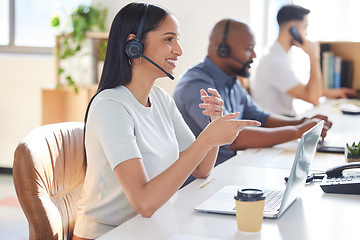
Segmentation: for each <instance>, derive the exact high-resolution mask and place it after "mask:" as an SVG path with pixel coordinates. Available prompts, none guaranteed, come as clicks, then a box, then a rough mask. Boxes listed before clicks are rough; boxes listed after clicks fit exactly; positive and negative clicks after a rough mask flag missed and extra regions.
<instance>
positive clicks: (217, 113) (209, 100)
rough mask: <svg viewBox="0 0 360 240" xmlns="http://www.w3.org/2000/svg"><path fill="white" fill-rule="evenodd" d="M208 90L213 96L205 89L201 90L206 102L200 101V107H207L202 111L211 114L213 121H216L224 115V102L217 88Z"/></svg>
mask: <svg viewBox="0 0 360 240" xmlns="http://www.w3.org/2000/svg"><path fill="white" fill-rule="evenodd" d="M207 91H208V93H210V94H211V96H209V95H208V94H207V92H206V91H205V90H204V89H201V90H200V96H201V100H202V101H203V102H204V103H200V104H199V107H200V108H204V109H205V110H203V111H202V113H203V114H204V115H206V116H209V117H210V119H211V121H215V120H216V119H218V118H219V117H221V116H222V115H223V105H224V102H223V100H222V99H221V96H220V94H219V93H218V91H217V90H216V89H213V88H208V90H207Z"/></svg>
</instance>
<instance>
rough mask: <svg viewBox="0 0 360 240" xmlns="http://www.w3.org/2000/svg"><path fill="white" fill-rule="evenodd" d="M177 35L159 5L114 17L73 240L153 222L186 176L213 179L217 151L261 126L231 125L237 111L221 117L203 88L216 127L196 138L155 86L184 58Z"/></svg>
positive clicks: (91, 116)
mask: <svg viewBox="0 0 360 240" xmlns="http://www.w3.org/2000/svg"><path fill="white" fill-rule="evenodd" d="M178 37H179V28H178V23H177V20H176V19H175V17H174V16H173V15H171V14H170V13H169V12H168V11H167V10H165V9H163V8H161V7H159V6H155V5H147V4H143V3H130V4H128V5H127V6H125V7H124V8H122V9H121V10H120V11H119V13H118V14H117V15H116V16H115V19H114V21H113V23H112V26H111V29H110V34H109V39H108V45H107V51H106V57H105V63H104V69H103V73H102V76H101V81H100V83H99V87H98V90H97V93H96V94H95V96H94V97H93V99H92V100H91V102H90V104H89V106H88V110H87V113H86V117H85V135H84V142H85V155H86V160H87V171H86V176H85V182H84V186H83V190H82V194H81V198H80V200H79V201H78V211H77V217H76V223H75V229H74V237H73V239H94V238H97V237H99V236H101V235H102V234H104V233H105V232H107V231H109V230H111V229H113V228H115V227H116V226H118V225H120V224H122V223H123V222H125V221H127V220H128V219H130V218H132V217H134V216H135V215H136V214H138V213H139V214H141V215H142V216H144V217H151V216H152V215H153V214H154V212H155V211H156V210H157V209H159V208H160V207H161V206H162V205H163V204H164V203H165V202H166V201H168V200H169V199H170V198H171V196H172V195H173V194H174V193H175V192H176V191H177V190H178V189H179V188H180V187H181V186H182V184H183V183H184V181H185V180H186V179H187V178H188V177H189V175H191V174H192V175H194V176H195V177H198V178H206V177H207V176H208V175H209V174H210V171H211V169H212V168H213V166H214V162H215V160H216V156H217V153H218V146H220V145H223V144H228V143H231V142H232V141H233V140H234V139H235V137H236V136H237V135H238V133H239V132H240V131H241V130H242V129H243V127H244V126H258V125H259V123H258V122H256V121H239V120H233V119H234V118H236V117H237V115H238V113H231V114H228V115H225V116H222V104H223V102H222V100H221V97H220V95H219V94H218V92H217V91H216V90H214V89H208V90H207V92H206V91H205V90H203V89H202V90H201V91H200V94H199V95H201V96H199V97H201V99H202V100H203V103H202V104H200V106H199V107H201V108H203V109H204V111H203V113H204V114H205V115H207V116H209V117H210V121H211V123H210V124H209V125H208V127H207V128H206V129H205V130H204V131H203V132H202V133H201V134H200V135H199V137H198V138H197V139H195V138H194V136H193V134H192V132H191V130H190V129H189V128H188V126H187V125H186V123H185V122H184V120H183V118H182V116H181V114H180V113H179V111H178V109H177V107H176V105H175V103H174V101H173V99H172V98H171V97H170V96H169V95H168V94H167V93H166V92H165V91H164V90H162V89H161V88H159V87H158V86H156V85H154V81H155V80H156V79H157V78H159V77H163V76H164V73H166V74H167V75H168V76H169V77H170V76H171V74H170V73H172V72H173V70H174V68H175V66H176V61H177V60H178V57H180V56H181V55H182V50H181V48H180V46H179V43H178ZM199 90H200V89H199ZM208 93H209V94H210V95H208Z"/></svg>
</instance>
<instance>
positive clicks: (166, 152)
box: [75, 86, 195, 238]
mask: <svg viewBox="0 0 360 240" xmlns="http://www.w3.org/2000/svg"><path fill="white" fill-rule="evenodd" d="M149 99H150V103H151V106H150V107H144V106H143V105H141V104H140V103H139V102H138V101H137V100H136V99H135V97H134V96H133V95H132V93H131V92H130V91H129V89H127V88H126V87H124V86H120V87H117V88H114V89H107V90H104V91H102V92H101V93H99V94H98V95H97V96H96V97H95V98H94V100H93V102H92V104H91V106H90V110H89V114H88V120H87V125H86V134H85V146H86V154H87V162H88V165H87V172H86V176H85V182H84V187H83V191H82V195H81V199H80V200H79V202H78V213H77V220H76V225H75V233H77V234H78V235H77V236H82V237H87V238H96V237H97V236H99V234H103V233H104V232H102V233H101V230H93V229H106V228H102V227H101V225H104V226H112V227H116V226H118V225H120V224H121V223H123V222H125V221H126V220H128V219H129V218H131V217H133V216H134V215H136V214H137V213H136V212H135V210H134V209H133V208H132V206H131V205H130V203H129V201H128V200H127V198H126V196H125V194H124V192H123V190H122V189H121V187H120V184H119V182H118V181H117V178H116V176H115V174H114V172H113V169H114V168H115V167H116V166H117V165H118V164H120V163H122V162H124V161H127V160H129V159H132V158H139V159H141V161H142V163H143V164H144V169H145V171H146V174H147V176H148V177H149V179H152V178H154V177H155V176H157V175H158V174H160V173H161V172H163V171H164V170H165V169H167V168H168V167H169V166H170V165H172V164H173V163H174V162H175V161H176V160H177V159H178V157H179V153H180V152H181V151H184V150H185V149H186V148H188V147H189V146H190V145H191V144H192V143H193V142H194V140H195V137H194V135H193V134H192V132H191V130H190V129H189V127H188V126H187V125H186V123H185V121H184V120H183V118H182V116H181V114H180V112H179V110H178V109H177V107H176V105H175V102H174V101H173V99H172V98H171V97H170V96H169V95H168V94H167V93H166V92H165V91H164V90H162V89H161V88H159V87H157V86H153V88H152V89H151V92H150V95H149ZM89 226H91V227H89ZM98 226H100V227H99V228H98ZM92 231H100V233H98V232H92Z"/></svg>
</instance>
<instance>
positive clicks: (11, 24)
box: [0, 0, 360, 169]
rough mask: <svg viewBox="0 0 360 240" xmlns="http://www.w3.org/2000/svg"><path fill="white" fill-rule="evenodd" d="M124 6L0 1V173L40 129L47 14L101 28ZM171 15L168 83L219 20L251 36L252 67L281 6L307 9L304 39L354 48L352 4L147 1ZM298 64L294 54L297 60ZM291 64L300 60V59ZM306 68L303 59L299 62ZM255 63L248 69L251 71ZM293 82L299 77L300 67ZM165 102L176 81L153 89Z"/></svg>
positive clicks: (50, 40) (113, 1) (48, 63)
mask: <svg viewBox="0 0 360 240" xmlns="http://www.w3.org/2000/svg"><path fill="white" fill-rule="evenodd" d="M129 2H131V1H124V0H92V1H91V0H76V1H74V0H52V1H48V0H16V1H15V0H0V85H1V90H0V114H1V117H0V133H1V134H0V168H8V169H11V167H12V161H13V152H14V150H15V148H16V146H17V144H18V142H19V141H20V140H21V139H22V138H23V137H24V136H25V135H26V134H27V133H28V132H29V131H31V130H32V129H34V128H36V127H38V126H40V125H42V124H43V122H42V114H43V112H42V96H41V89H42V88H44V87H48V86H52V87H53V86H55V84H56V74H57V73H56V67H55V64H56V62H55V59H54V56H53V49H52V48H53V47H54V44H55V35H56V34H57V33H58V32H56V30H54V29H53V28H51V27H50V19H51V18H52V16H53V15H54V14H65V15H66V14H69V13H70V12H71V11H73V9H74V8H76V7H77V6H78V5H79V4H86V5H88V4H92V5H100V6H101V7H104V8H107V9H108V14H107V19H106V28H107V30H109V27H110V24H111V22H112V19H113V18H114V16H115V14H116V13H117V12H118V10H119V9H121V8H122V7H123V6H125V5H126V4H127V3H129ZM144 2H149V3H154V4H159V5H161V6H163V7H165V8H167V9H168V10H169V11H170V12H172V13H173V14H174V15H175V16H176V18H177V19H178V21H179V23H180V32H181V36H180V44H181V46H182V48H183V56H182V57H181V58H180V59H179V62H178V65H177V68H176V70H175V74H174V75H175V77H176V79H177V78H178V77H179V76H180V75H181V74H182V73H183V72H184V71H185V70H186V69H187V68H189V67H191V66H193V65H194V64H196V63H198V62H200V61H201V60H202V59H203V58H204V57H205V55H206V53H207V45H208V37H209V33H210V31H211V28H212V26H213V25H214V24H215V23H216V22H217V21H219V20H220V19H223V18H229V17H231V18H236V19H241V20H243V21H245V22H247V23H248V24H249V25H250V27H251V28H252V29H253V31H254V34H255V36H256V42H257V45H256V48H255V51H256V53H257V60H259V58H260V57H261V55H262V53H263V51H264V49H265V48H266V46H267V45H268V43H270V44H271V43H272V42H273V41H274V40H275V39H276V36H277V31H278V28H277V23H276V13H277V11H278V9H279V7H280V6H281V5H283V4H285V3H291V2H294V3H295V4H299V5H302V6H304V7H306V8H309V9H310V10H311V11H312V12H311V14H310V15H309V29H308V33H309V38H310V39H313V40H325V41H360V31H357V29H358V26H357V23H359V22H360V21H359V20H360V19H359V18H360V15H359V14H357V12H356V11H357V10H358V9H359V7H360V3H359V1H357V0H317V1H312V0H294V1H286V0H223V1H218V0H196V1H193V0H181V1H179V0H154V1H144ZM299 54H300V55H299V56H301V52H300V53H299ZM298 59H301V58H300V57H299V58H298ZM304 61H306V58H304ZM256 64H257V61H255V62H254V64H253V70H254V69H255V68H256ZM302 65H304V71H302V72H301V74H303V75H306V64H302ZM157 83H158V84H159V85H161V86H162V87H163V88H165V89H166V90H167V91H168V92H169V93H170V94H172V91H173V88H174V86H175V83H176V80H175V81H171V80H169V79H167V78H164V79H160V80H159V81H158V82H157Z"/></svg>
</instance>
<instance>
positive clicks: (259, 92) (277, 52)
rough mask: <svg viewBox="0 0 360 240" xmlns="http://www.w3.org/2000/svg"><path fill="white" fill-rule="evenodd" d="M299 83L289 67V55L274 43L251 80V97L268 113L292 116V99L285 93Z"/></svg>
mask: <svg viewBox="0 0 360 240" xmlns="http://www.w3.org/2000/svg"><path fill="white" fill-rule="evenodd" d="M300 83H301V82H300V80H299V79H298V78H297V77H296V74H295V72H294V71H293V69H292V67H291V59H290V56H289V54H288V53H287V52H286V51H285V49H284V48H283V47H282V46H281V45H280V43H279V42H277V41H276V42H275V43H274V44H273V46H272V47H271V48H270V50H269V52H268V53H267V54H266V55H264V56H263V57H262V58H261V60H260V62H259V65H258V66H257V69H256V73H255V77H254V78H253V79H252V80H251V96H252V98H253V99H254V100H255V102H257V103H258V104H259V105H260V106H261V107H262V108H264V109H266V110H268V111H270V112H273V113H277V114H283V115H289V116H294V115H295V111H294V108H293V99H294V98H293V97H292V96H290V95H289V94H287V93H286V92H287V91H289V90H290V89H292V88H294V87H296V86H297V85H299V84H300Z"/></svg>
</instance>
